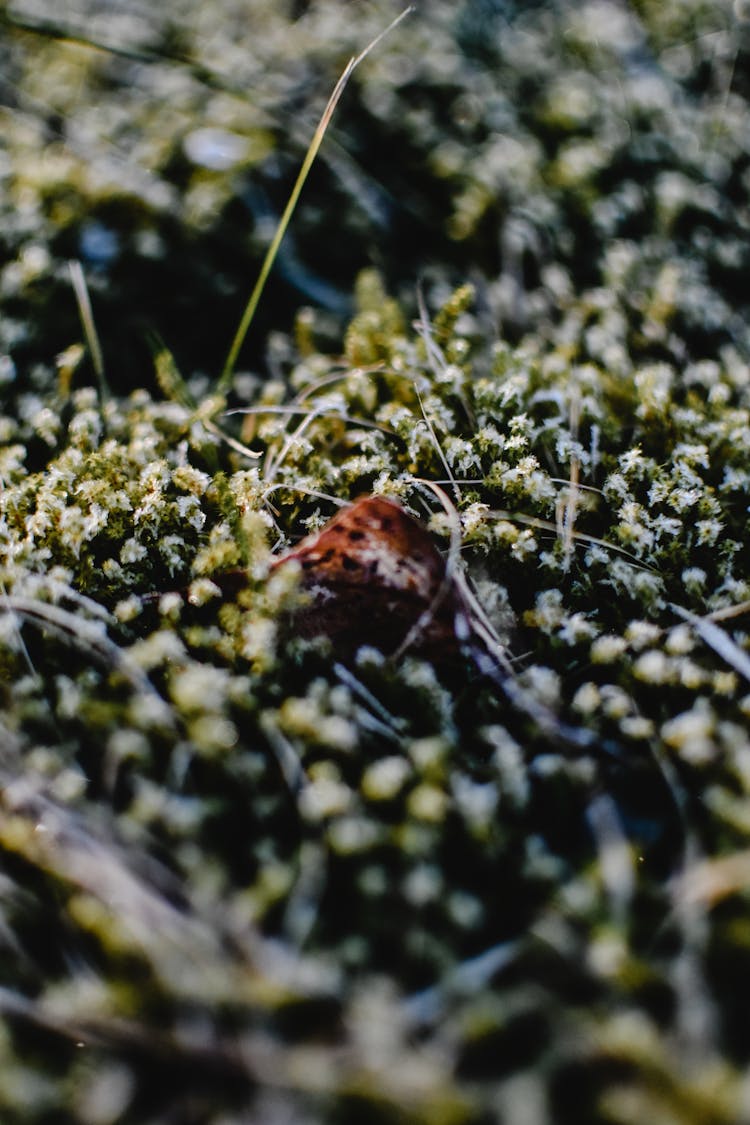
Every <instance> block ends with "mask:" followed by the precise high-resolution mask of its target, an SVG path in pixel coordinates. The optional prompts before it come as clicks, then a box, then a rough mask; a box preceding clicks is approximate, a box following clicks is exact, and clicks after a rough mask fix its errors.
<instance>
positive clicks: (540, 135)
mask: <svg viewBox="0 0 750 1125" xmlns="http://www.w3.org/2000/svg"><path fill="white" fill-rule="evenodd" d="M398 11H399V7H398V6H397V5H395V4H394V3H392V2H391V0H352V2H349V3H344V2H343V0H341V2H336V3H326V2H324V0H319V2H315V3H303V2H299V3H296V4H295V3H283V2H271V0H268V2H264V0H252V2H248V3H244V4H242V3H236V4H229V3H222V2H213V3H210V4H203V3H198V2H197V0H196V2H195V3H191V2H190V0H185V2H181V3H178V2H177V0H170V2H169V3H166V4H162V5H146V4H139V3H135V2H133V3H128V4H112V5H110V4H106V3H102V2H101V0H92V2H91V3H89V4H86V3H84V2H83V0H62V2H61V3H59V4H56V6H55V8H54V12H52V11H51V10H50V8H49V6H48V5H46V4H42V3H38V4H35V3H33V2H32V0H15V2H13V3H8V4H6V5H5V6H4V8H3V11H2V14H1V15H0V20H1V23H2V31H3V36H2V43H1V44H0V51H1V52H2V55H1V57H0V62H1V66H0V81H1V82H2V85H1V86H0V112H2V130H1V140H0V155H1V160H2V162H1V164H0V174H1V175H2V185H3V191H2V197H1V203H0V205H1V206H2V216H1V219H2V221H1V222H0V238H1V239H2V242H1V244H0V252H1V253H2V261H3V270H2V275H1V276H0V302H1V303H0V312H1V313H2V322H1V323H0V333H1V335H0V349H2V350H3V351H9V352H10V353H11V354H12V355H13V356H14V357H16V358H17V359H18V360H19V362H22V363H27V362H29V361H30V360H31V359H34V358H44V357H48V356H49V354H50V352H51V351H54V350H62V348H64V347H65V346H67V344H68V343H70V340H71V336H72V335H73V334H74V329H73V327H72V323H74V320H73V318H74V309H73V306H72V301H71V294H70V286H69V280H68V276H67V271H66V270H65V269H64V268H62V263H64V262H65V260H66V259H69V258H80V259H81V261H82V262H83V264H84V267H85V269H86V271H87V273H88V275H89V283H90V285H91V286H92V289H93V291H94V296H95V303H96V312H97V325H98V328H99V331H100V333H101V335H102V337H103V340H104V343H105V352H106V355H107V363H108V367H109V369H110V372H111V375H112V377H113V378H116V380H117V382H118V384H119V383H121V384H122V385H123V386H126V387H127V386H130V387H132V386H134V385H142V384H143V383H144V381H145V380H146V379H147V378H148V376H147V371H148V367H149V355H148V339H149V336H150V335H151V334H152V333H156V334H158V335H159V336H160V337H162V338H163V339H164V340H165V341H166V342H167V344H168V345H169V347H170V348H172V349H173V350H174V352H175V354H176V355H177V358H178V360H179V361H180V362H184V364H185V366H187V367H188V368H190V369H192V370H196V369H205V370H207V371H209V372H213V371H214V370H215V369H216V368H217V366H218V365H219V364H220V362H221V358H222V357H223V354H224V351H225V349H226V347H227V346H228V344H227V343H226V342H227V341H228V340H229V339H230V338H231V334H232V331H233V329H234V326H235V325H236V323H237V320H238V317H239V313H240V311H241V308H242V304H243V300H244V298H245V297H246V294H247V292H248V289H249V285H250V283H251V281H252V280H253V279H254V276H255V272H256V270H257V266H258V263H259V260H260V256H261V254H262V251H263V249H264V248H265V246H266V245H267V243H268V241H269V238H270V233H271V232H272V230H273V225H274V223H275V221H276V219H277V217H278V215H279V214H280V212H281V210H282V209H283V205H284V203H285V201H286V198H287V196H288V193H289V191H290V188H291V184H292V183H293V180H294V176H295V175H296V171H297V169H298V167H299V164H300V161H301V158H302V155H303V153H304V150H305V148H306V147H307V144H308V143H309V140H310V138H311V136H312V132H313V130H314V125H315V122H316V121H317V118H318V116H319V114H320V112H321V110H322V107H323V105H324V104H325V100H326V97H327V95H328V93H329V92H330V90H331V88H332V86H333V84H334V82H335V80H336V77H337V76H338V74H339V72H340V71H341V69H342V68H343V65H344V63H345V62H346V60H347V59H348V58H349V57H350V56H351V55H353V54H356V53H357V52H358V51H359V50H360V49H361V48H362V47H363V45H364V44H365V43H366V42H367V41H368V40H369V39H370V38H371V37H373V36H374V35H375V34H376V33H377V32H378V31H379V30H381V29H382V28H383V27H384V26H385V25H386V24H387V23H388V22H389V20H390V19H391V18H393V16H394V15H395V14H397V12H398ZM745 16H746V13H745V12H744V9H743V6H742V4H741V3H739V0H738V2H737V3H730V2H729V0H726V2H721V3H715V2H706V3H701V2H699V0H680V2H679V3H668V4H662V3H650V2H648V0H641V2H639V3H632V4H625V3H614V2H608V0H600V2H590V3H585V4H568V3H565V2H562V0H560V2H556V3H530V4H529V3H524V4H515V3H511V2H510V0H461V2H459V3H443V2H441V0H433V2H431V3H423V4H421V5H420V4H418V5H417V11H416V12H415V13H414V14H413V15H412V16H411V17H410V18H409V19H408V20H406V21H405V22H404V23H402V24H401V26H400V27H399V29H398V31H397V33H396V34H395V35H393V36H392V37H391V39H390V41H389V42H388V43H387V45H384V47H383V49H381V50H378V51H377V52H375V53H374V54H373V55H372V56H371V57H370V58H369V59H368V60H367V61H366V62H365V64H364V65H363V66H362V67H361V68H360V70H359V71H358V72H357V73H356V74H355V76H354V78H353V80H352V82H351V84H350V87H349V89H348V90H347V93H346V97H345V98H344V101H343V102H342V104H341V106H340V108H339V111H338V112H337V114H336V117H335V119H334V122H333V125H332V127H331V129H330V131H329V134H328V137H327V139H326V143H325V145H324V147H323V152H322V155H321V157H320V160H319V162H318V164H317V166H316V167H315V168H314V170H313V174H312V178H311V181H310V183H309V184H308V187H307V189H306V191H305V193H304V196H303V199H302V202H301V204H300V207H299V210H298V212H297V214H296V216H295V219H294V223H293V227H292V231H291V234H290V237H289V238H288V239H287V241H286V243H285V246H284V251H283V253H282V256H281V260H280V262H279V265H278V268H277V270H276V272H275V275H274V280H273V282H272V286H271V289H270V291H269V292H268V294H267V297H266V299H265V300H264V302H263V304H262V307H261V311H260V314H259V320H258V322H257V324H256V327H255V330H254V332H253V336H252V340H251V341H250V343H249V344H248V351H247V352H246V353H245V356H244V359H245V362H246V363H250V362H252V363H253V364H258V363H264V362H267V355H266V353H267V340H268V332H269V330H270V329H274V328H275V329H278V328H280V329H288V328H289V327H290V324H291V320H292V317H293V313H294V311H295V310H296V309H297V308H298V307H299V305H300V304H302V303H311V304H313V305H314V306H315V307H317V308H320V309H325V310H328V312H329V314H330V318H331V325H330V328H331V332H332V335H331V339H334V338H335V335H336V332H337V330H338V331H340V327H341V324H342V323H343V322H344V320H345V319H346V317H347V316H348V315H349V314H350V313H351V311H352V298H351V292H352V285H353V281H354V278H355V276H356V274H357V272H358V271H359V270H360V269H361V268H362V267H364V266H372V265H374V266H376V267H377V268H379V269H380V270H381V271H382V272H383V274H384V276H385V279H386V281H387V284H388V286H389V287H390V288H391V289H392V290H393V291H395V292H396V293H398V294H399V295H401V296H403V297H404V299H405V301H406V304H407V306H410V307H412V308H413V307H414V290H415V286H416V284H417V282H418V281H419V280H424V281H426V282H428V283H429V282H431V283H434V284H437V285H445V284H448V285H455V284H459V283H461V282H463V281H466V280H471V281H473V282H474V283H475V284H476V286H477V291H478V313H479V315H480V323H481V330H482V332H483V333H484V335H485V336H489V337H491V338H492V337H501V338H503V339H505V340H509V341H511V342H515V341H518V340H519V339H521V338H523V337H525V336H529V335H531V336H533V337H534V338H535V339H539V338H544V339H549V338H554V337H556V336H558V335H559V334H560V333H566V334H567V335H568V336H572V337H573V338H572V339H571V340H570V346H571V348H572V349H574V350H575V351H576V352H577V353H578V357H579V358H580V357H581V356H584V357H585V356H588V358H592V359H594V360H595V361H600V360H601V361H604V362H606V364H607V366H608V367H609V368H610V369H612V368H613V367H614V368H615V369H617V367H618V366H620V367H622V366H623V365H627V361H628V357H631V358H632V359H638V358H641V357H643V356H650V357H657V358H666V359H674V360H676V361H677V362H685V361H686V360H687V359H689V358H692V359H696V358H703V357H706V356H711V357H715V356H716V354H717V352H718V351H719V350H720V349H721V348H722V347H723V346H726V345H728V344H733V345H736V346H739V347H742V348H743V349H746V348H747V345H748V336H747V333H748V328H747V325H748V321H749V319H750V318H748V305H747V286H746V285H745V284H744V279H745V278H746V276H747V269H748V254H750V251H749V250H748V245H749V244H750V243H749V242H748V229H747V228H748V209H747V193H748V176H749V175H750V171H749V167H748V161H749V160H750V157H749V155H748V143H747V116H746V97H747V89H746V86H747V78H746V74H747V71H748V65H747V63H748V50H749V44H750V21H748V19H746V18H745ZM573 308H574V310H575V311H574V312H573V311H572V310H573Z"/></svg>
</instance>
